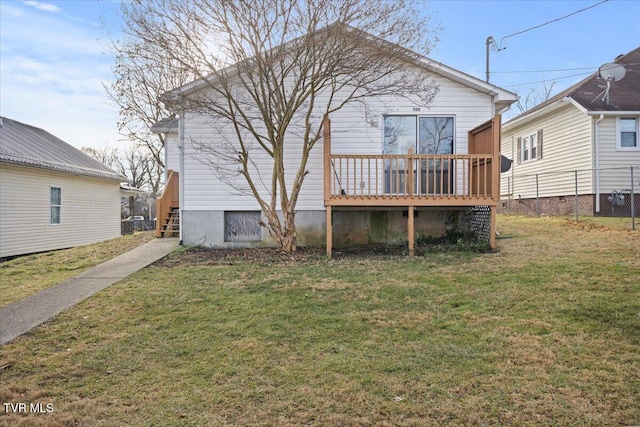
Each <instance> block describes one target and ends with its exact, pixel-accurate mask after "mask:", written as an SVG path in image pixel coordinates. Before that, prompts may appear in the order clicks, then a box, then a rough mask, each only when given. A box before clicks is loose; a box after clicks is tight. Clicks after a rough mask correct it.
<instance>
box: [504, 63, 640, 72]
mask: <svg viewBox="0 0 640 427" xmlns="http://www.w3.org/2000/svg"><path fill="white" fill-rule="evenodd" d="M633 65H640V62H629V63H626V64H624V66H625V67H629V66H633ZM598 69H600V67H580V68H558V69H555V70H509V71H491V74H527V73H551V72H558V71H582V70H593V71H595V70H598ZM636 71H638V70H634V69H630V68H627V72H632V73H633V72H636Z"/></svg>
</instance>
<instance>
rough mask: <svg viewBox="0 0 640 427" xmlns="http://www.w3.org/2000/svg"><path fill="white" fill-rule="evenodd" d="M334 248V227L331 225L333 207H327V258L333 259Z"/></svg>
mask: <svg viewBox="0 0 640 427" xmlns="http://www.w3.org/2000/svg"><path fill="white" fill-rule="evenodd" d="M332 246H333V226H332V224H331V206H330V205H329V206H327V258H328V259H331V250H332Z"/></svg>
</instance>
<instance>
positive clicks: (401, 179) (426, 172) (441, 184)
mask: <svg viewBox="0 0 640 427" xmlns="http://www.w3.org/2000/svg"><path fill="white" fill-rule="evenodd" d="M454 130H455V126H454V119H453V117H430V116H385V118H384V142H383V154H385V155H387V154H389V155H396V154H397V155H406V154H407V152H408V151H409V149H410V148H412V149H413V152H414V153H416V154H428V155H449V154H453V141H454ZM410 171H412V172H413V174H414V183H415V184H414V188H413V189H411V190H409V189H408V188H407V174H408V173H410ZM452 177H453V175H452V160H451V159H449V158H439V157H438V156H434V158H432V159H428V160H427V159H424V160H420V161H416V162H414V164H413V165H410V164H407V161H406V160H404V159H400V158H394V157H393V156H391V157H390V158H388V159H387V160H386V161H385V192H386V193H388V194H399V193H406V192H408V191H413V192H414V193H417V194H448V193H449V191H450V188H451V180H452Z"/></svg>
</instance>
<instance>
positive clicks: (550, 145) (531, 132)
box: [500, 103, 593, 199]
mask: <svg viewBox="0 0 640 427" xmlns="http://www.w3.org/2000/svg"><path fill="white" fill-rule="evenodd" d="M591 129H592V124H591V118H590V117H589V116H587V115H586V114H584V113H583V112H581V111H579V110H578V109H577V108H575V107H574V106H573V105H571V104H568V103H567V104H566V105H564V106H562V107H560V108H559V109H557V110H555V111H553V112H550V113H547V114H545V115H543V116H541V117H538V118H534V119H531V120H528V121H524V122H523V123H521V124H519V125H517V126H513V127H509V128H508V129H507V130H504V129H503V131H502V142H501V151H502V154H503V155H505V156H506V157H508V158H510V159H513V160H518V158H519V156H522V157H520V162H518V161H514V162H513V164H512V167H511V170H509V171H508V172H505V173H502V174H501V180H500V193H501V195H502V197H503V198H506V197H507V196H508V194H509V191H511V196H512V197H513V198H518V197H521V198H522V199H530V198H535V197H536V174H537V175H538V191H539V193H538V195H539V196H540V197H553V196H565V195H572V194H575V175H573V174H571V173H558V172H569V171H575V170H581V171H590V170H591V169H592V168H593V144H592V136H591V133H592V130H591ZM524 136H526V137H527V138H529V139H528V147H529V153H528V159H529V160H528V161H523V159H524V154H523V153H522V147H521V146H519V145H518V144H519V143H520V144H522V138H523V137H524ZM532 136H534V138H535V151H536V153H535V156H536V161H531V156H532V147H534V146H533V145H532V144H531V140H530V138H531V137H532ZM543 142H544V146H543V144H542V143H543ZM543 151H544V153H543ZM591 177H592V174H591V173H589V172H586V173H581V174H580V175H579V182H578V193H579V194H591V193H592V192H593V185H592V179H591Z"/></svg>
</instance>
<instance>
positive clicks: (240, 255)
mask: <svg viewBox="0 0 640 427" xmlns="http://www.w3.org/2000/svg"><path fill="white" fill-rule="evenodd" d="M407 255H408V250H407V247H406V246H399V245H363V246H355V247H350V248H340V249H335V250H334V251H333V257H332V258H333V259H334V260H339V259H346V258H350V259H351V258H370V257H387V256H407ZM319 260H326V250H325V248H307V247H300V248H298V250H297V251H295V252H289V253H287V252H283V251H281V250H279V249H277V248H271V247H262V248H238V249H210V248H203V247H194V248H189V249H187V250H185V251H182V252H177V253H173V254H171V255H170V256H168V257H165V258H163V259H161V260H159V261H157V262H156V263H155V264H154V265H156V266H160V267H167V268H171V267H176V266H178V265H234V264H242V263H254V264H257V265H273V264H284V265H286V264H300V263H304V262H309V261H319Z"/></svg>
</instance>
